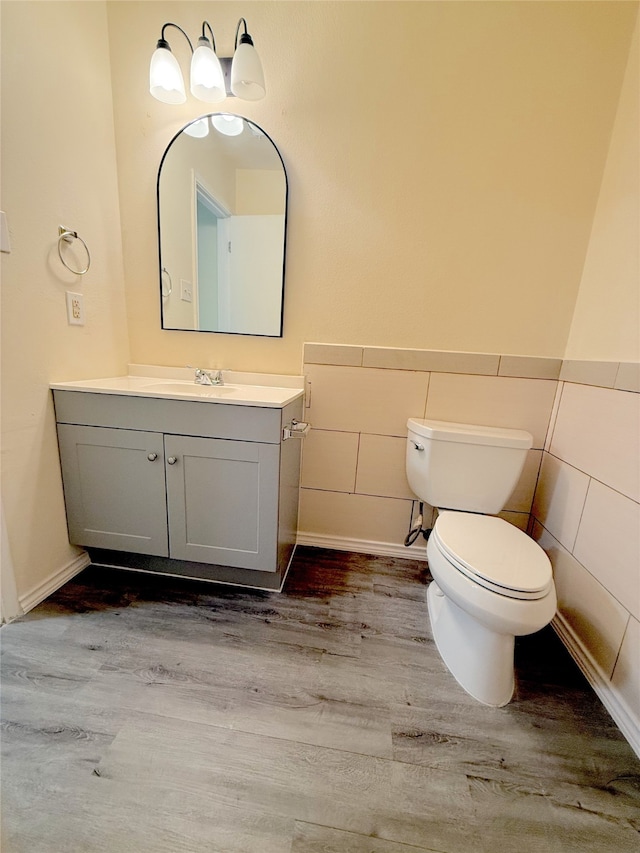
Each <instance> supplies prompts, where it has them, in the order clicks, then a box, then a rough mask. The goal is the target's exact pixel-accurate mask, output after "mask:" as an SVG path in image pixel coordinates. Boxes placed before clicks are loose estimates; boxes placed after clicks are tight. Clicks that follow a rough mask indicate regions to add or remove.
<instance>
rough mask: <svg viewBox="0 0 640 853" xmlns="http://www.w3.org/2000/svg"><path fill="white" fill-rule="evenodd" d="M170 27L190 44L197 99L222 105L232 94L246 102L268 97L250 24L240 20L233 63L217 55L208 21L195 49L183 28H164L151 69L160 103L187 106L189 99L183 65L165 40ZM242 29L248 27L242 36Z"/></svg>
mask: <svg viewBox="0 0 640 853" xmlns="http://www.w3.org/2000/svg"><path fill="white" fill-rule="evenodd" d="M167 27H175V28H176V29H177V30H179V31H180V32H181V33H182V35H183V36H184V37H185V38H186V40H187V42H188V43H189V47H190V49H191V54H192V57H191V74H190V78H191V85H190V89H191V94H192V95H193V96H194V97H195V98H197V99H198V100H200V101H204V102H205V103H209V104H215V103H219V102H220V101H223V100H224V99H225V97H227V96H231V95H235V96H236V97H238V98H243V99H244V100H246V101H258V100H260V99H261V98H264V96H265V93H266V87H265V83H264V72H263V70H262V63H261V62H260V57H259V56H258V53H257V51H256V49H255V47H254V45H253V39H252V38H251V36H250V35H249V32H248V30H247V22H246V21H245V19H244V18H240V20H239V21H238V26H237V28H236V39H235V53H234V55H233V60H231V59H230V58H227V57H222V58H221V59H219V58H218V56H217V55H216V42H215V38H214V35H213V30H212V29H211V26H210V24H209V22H208V21H203V23H202V35H201V36H200V38H199V39H198V46H197V47H196V49H195V50H194V49H193V44H192V43H191V39H190V38H189V36H188V35H187V34H186V33H185V31H184V30H183V29H182V27H179V26H178V25H177V24H173V23H171V22H168V23H166V24H164V25H163V27H162V32H161V35H160V38H159V39H158V43H157V45H156V49H155V52H154V54H153V56H152V57H151V65H150V68H149V91H150V93H151V94H152V95H153V97H154V98H156V99H157V100H158V101H162V102H163V103H165V104H184V102H185V101H186V100H187V95H186V91H185V85H184V79H183V77H182V71H181V70H180V65H179V64H178V61H177V59H176V58H175V56H174V55H173V54H172V53H171V47H170V46H169V42H168V41H167V40H166V38H165V30H166V29H167ZM241 27H244V32H243V33H240V29H241ZM206 29H208V30H209V34H210V36H211V40H209V38H207V35H206ZM229 67H230V68H231V70H230V75H229V76H230V89H227V86H226V85H225V73H224V70H223V69H226V71H227V73H229Z"/></svg>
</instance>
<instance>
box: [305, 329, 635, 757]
mask: <svg viewBox="0 0 640 853" xmlns="http://www.w3.org/2000/svg"><path fill="white" fill-rule="evenodd" d="M304 373H305V374H306V376H307V380H308V399H307V403H308V408H307V418H308V420H309V421H310V422H311V424H312V425H313V429H312V431H311V433H310V435H309V437H308V438H307V440H306V442H305V448H304V454H303V472H302V491H301V517H300V533H299V536H298V541H299V542H300V543H303V544H307V545H318V546H322V547H328V548H335V549H339V550H348V551H359V552H363V553H372V554H379V555H394V556H403V555H404V556H410V557H413V558H418V559H424V558H425V557H426V554H425V547H424V542H417V543H416V544H415V545H413V546H412V547H411V548H409V549H407V548H404V546H403V544H402V542H403V540H404V537H405V535H406V532H407V529H408V526H409V518H410V514H411V503H412V500H413V499H414V497H415V496H414V495H413V494H412V493H411V490H410V489H409V486H408V484H407V481H406V478H405V473H404V472H405V463H404V454H405V435H406V421H407V418H409V417H431V418H436V419H440V420H452V421H456V420H457V421H462V422H466V423H479V424H488V425H492V426H505V427H514V428H520V429H526V430H528V431H529V432H531V433H532V434H533V436H534V445H533V449H532V450H531V451H530V452H529V458H528V460H527V464H526V466H525V470H524V472H523V474H522V477H521V479H520V482H519V484H518V486H517V488H516V489H515V491H514V493H513V494H512V496H511V498H510V499H509V501H508V503H507V506H506V508H505V511H504V512H503V513H501V515H502V516H503V517H504V518H506V519H507V520H508V521H510V522H512V523H513V524H516V525H517V526H518V527H520V528H522V529H524V530H528V531H529V532H530V533H531V534H532V535H533V536H534V538H536V539H537V540H538V541H539V542H540V544H541V545H542V547H543V548H545V550H546V551H547V553H548V554H549V556H550V558H551V561H552V563H553V566H554V574H555V579H556V584H557V587H558V597H559V609H558V614H557V616H556V619H555V620H554V626H555V628H556V630H557V632H558V633H559V634H560V636H561V637H562V639H563V641H564V642H565V644H566V645H567V646H568V648H569V650H570V651H571V652H572V654H573V655H574V657H575V659H576V660H577V662H578V664H579V665H580V667H581V668H582V670H583V672H584V673H585V675H586V676H587V678H588V679H589V681H590V682H591V684H592V686H593V687H594V689H595V690H596V691H597V693H598V695H599V696H600V698H601V700H602V701H603V702H604V704H605V706H606V707H607V708H608V710H609V712H610V713H611V715H612V716H613V718H614V719H615V720H616V722H617V724H618V725H619V727H620V728H621V730H622V731H623V732H624V734H625V736H626V737H627V738H628V740H629V741H630V743H631V744H632V746H633V748H634V749H635V751H636V752H637V753H638V754H639V755H640V621H639V620H640V554H639V553H638V547H639V543H640V505H639V503H638V501H639V499H640V496H639V491H640V486H639V484H638V477H639V475H640V453H639V450H638V444H639V442H640V394H638V393H637V392H638V391H639V390H640V365H638V364H636V363H626V362H625V363H618V362H601V361H597V362H596V361H564V362H563V361H562V359H558V358H541V357H527V356H513V355H498V354H493V353H458V352H442V351H433V350H416V349H397V348H386V347H366V346H351V345H336V344H320V343H308V344H305V348H304ZM429 512H430V509H429V510H428V513H427V520H428V518H429Z"/></svg>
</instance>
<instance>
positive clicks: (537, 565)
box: [432, 512, 552, 598]
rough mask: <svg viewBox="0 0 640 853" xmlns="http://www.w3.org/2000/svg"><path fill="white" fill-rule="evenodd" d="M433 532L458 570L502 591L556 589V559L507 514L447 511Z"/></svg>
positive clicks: (529, 594) (526, 594) (513, 594)
mask: <svg viewBox="0 0 640 853" xmlns="http://www.w3.org/2000/svg"><path fill="white" fill-rule="evenodd" d="M433 535H435V544H437V545H438V547H439V548H440V550H441V551H442V552H443V553H444V554H445V555H446V557H447V558H448V560H449V561H450V562H451V563H453V565H454V566H455V567H456V568H457V569H459V570H460V571H461V572H463V573H464V574H466V575H467V576H468V577H471V578H472V579H473V580H474V581H476V583H479V584H480V585H481V586H484V587H486V588H487V589H491V590H493V591H494V592H498V593H499V594H500V595H506V596H508V597H509V598H542V597H543V596H544V595H546V593H547V592H548V590H549V589H550V587H551V583H552V571H551V563H550V562H549V558H548V557H547V555H546V554H545V552H544V551H543V550H542V548H541V547H540V546H539V545H538V544H537V542H534V540H533V539H530V538H529V537H528V536H527V535H526V534H525V533H523V532H522V531H521V530H519V529H518V528H517V527H514V526H513V525H512V524H509V522H507V521H504V519H502V518H496V517H495V516H490V515H476V514H474V513H468V512H444V513H442V514H441V515H440V516H439V517H438V520H437V521H436V524H435V527H434V529H433V533H432V536H433Z"/></svg>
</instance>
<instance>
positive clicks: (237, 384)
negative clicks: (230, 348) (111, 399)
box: [50, 365, 304, 409]
mask: <svg viewBox="0 0 640 853" xmlns="http://www.w3.org/2000/svg"><path fill="white" fill-rule="evenodd" d="M145 368H146V370H145ZM143 371H145V373H146V374H147V375H145V373H143ZM193 375H194V371H193V370H192V369H188V368H170V367H157V366H149V365H129V374H128V375H127V376H113V377H108V378H105V379H81V380H79V381H75V382H52V383H51V385H50V387H51V388H52V389H54V390H56V391H81V392H85V393H89V394H116V395H118V396H123V397H156V398H160V399H163V400H189V401H191V402H197V403H217V404H223V405H226V406H259V407H261V408H272V409H281V408H283V407H284V406H286V405H288V404H289V403H291V402H292V401H293V400H297V399H298V398H299V397H302V396H303V394H304V377H303V376H280V375H278V374H267V373H239V372H236V371H231V370H225V371H223V372H222V375H223V379H224V384H223V385H197V384H196V383H195V382H194V380H193ZM278 383H281V384H278Z"/></svg>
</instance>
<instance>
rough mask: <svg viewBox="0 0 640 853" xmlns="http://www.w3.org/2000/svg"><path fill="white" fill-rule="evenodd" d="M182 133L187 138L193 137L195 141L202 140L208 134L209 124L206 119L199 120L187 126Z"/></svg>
mask: <svg viewBox="0 0 640 853" xmlns="http://www.w3.org/2000/svg"><path fill="white" fill-rule="evenodd" d="M184 132H185V133H187V134H188V135H189V136H194V137H195V138H196V139H202V138H203V137H204V136H207V134H208V133H209V122H208V121H207V119H206V118H199V119H198V120H197V121H194V122H192V123H191V124H189V125H187V127H185V129H184Z"/></svg>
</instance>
